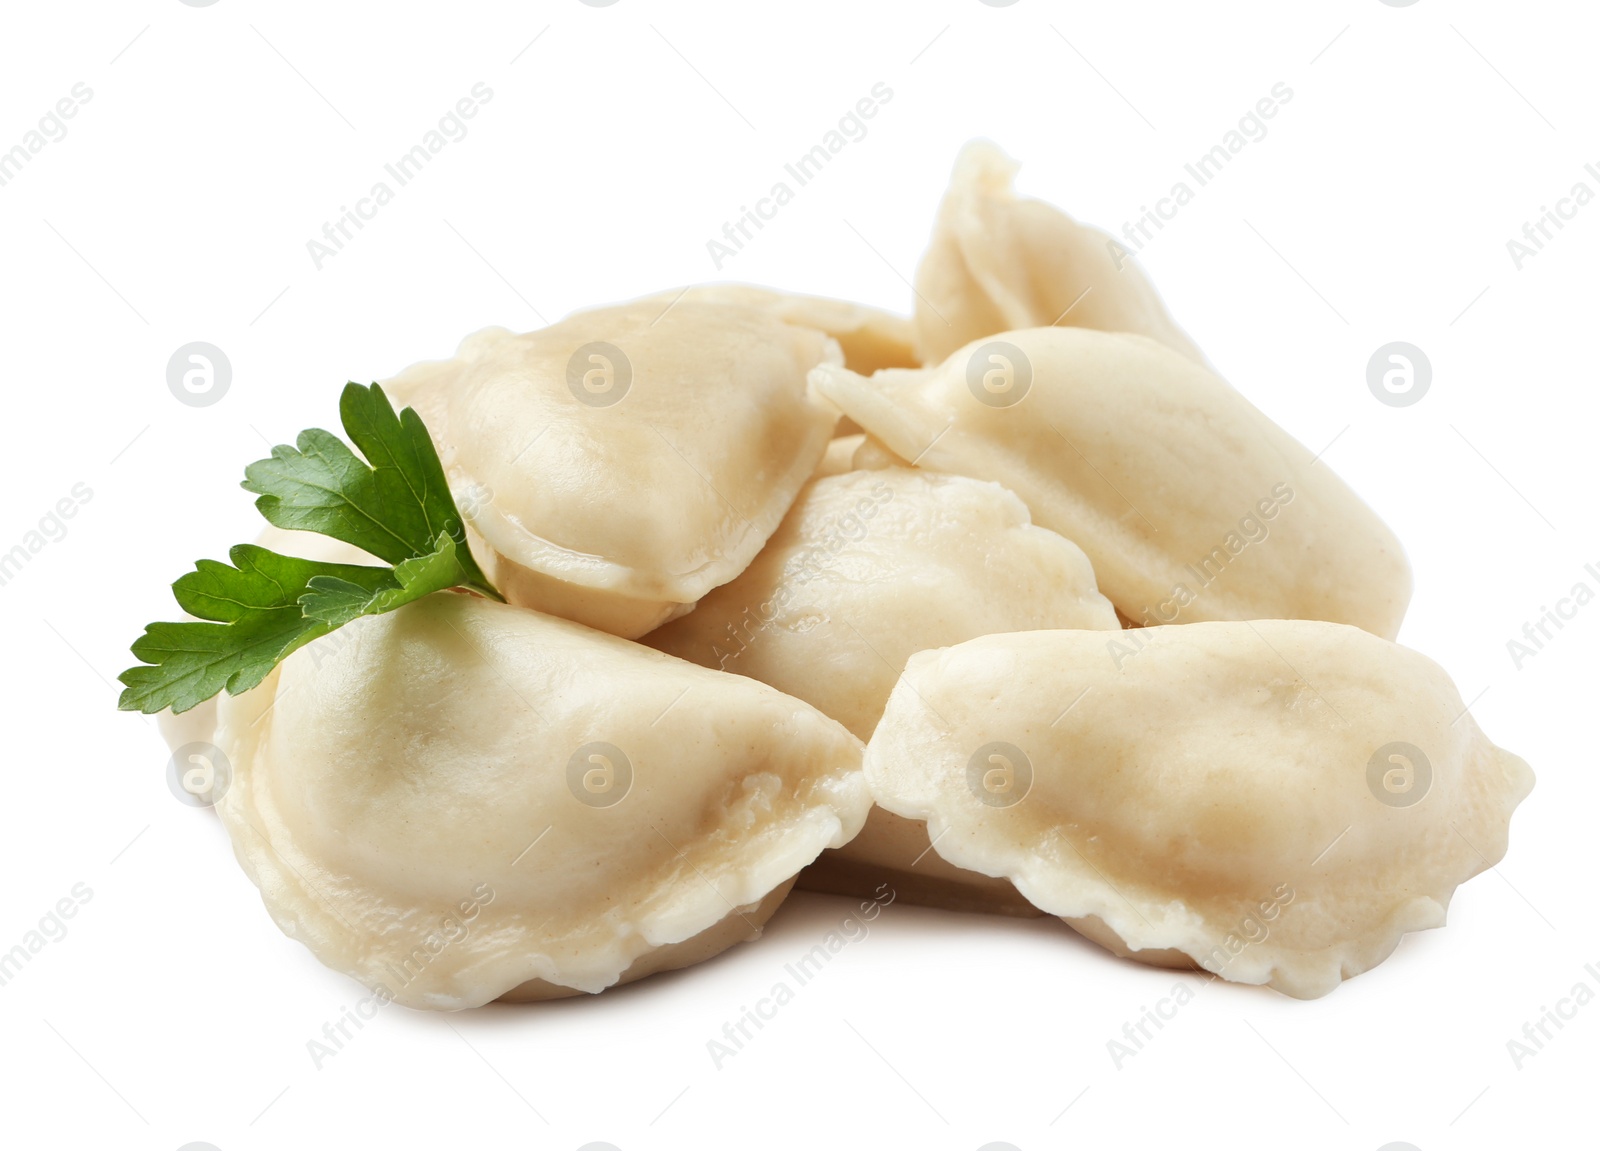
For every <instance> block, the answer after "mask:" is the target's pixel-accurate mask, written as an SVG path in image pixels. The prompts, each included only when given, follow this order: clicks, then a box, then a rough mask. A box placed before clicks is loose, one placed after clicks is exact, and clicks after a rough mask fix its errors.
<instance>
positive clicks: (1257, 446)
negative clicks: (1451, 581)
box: [812, 328, 1411, 638]
mask: <svg viewBox="0 0 1600 1151" xmlns="http://www.w3.org/2000/svg"><path fill="white" fill-rule="evenodd" d="M812 380H813V382H814V383H815V384H816V385H817V387H818V388H819V389H820V390H821V391H822V392H823V393H824V394H825V395H827V396H828V397H829V398H830V399H832V400H833V401H834V403H836V404H838V405H839V407H840V408H842V409H843V410H844V412H845V413H846V414H847V415H849V416H850V417H852V418H853V419H854V420H855V421H856V422H857V423H859V424H860V425H861V426H862V427H863V428H865V429H866V431H867V432H869V433H870V434H871V435H872V436H873V437H874V438H875V439H876V440H877V441H879V442H881V443H882V444H883V445H885V446H886V447H887V448H888V449H889V450H891V451H893V452H894V453H896V454H897V455H899V456H900V457H901V458H903V459H905V460H909V461H912V462H914V463H916V464H917V465H918V466H919V467H923V468H927V469H930V470H933V471H940V472H951V473H955V474H958V475H966V476H972V477H974V478H977V479H984V480H994V481H996V482H998V483H1000V484H1003V485H1005V486H1006V487H1008V488H1010V489H1011V490H1012V491H1014V492H1016V493H1017V495H1019V496H1021V497H1022V500H1023V502H1024V503H1026V504H1027V505H1028V507H1029V509H1030V510H1031V511H1032V512H1033V519H1034V522H1035V523H1038V524H1040V525H1042V526H1044V527H1047V528H1050V529H1051V530H1053V531H1057V532H1060V533H1061V534H1062V535H1064V536H1066V537H1067V538H1068V539H1070V540H1072V541H1073V542H1074V543H1076V544H1077V545H1078V546H1079V547H1081V548H1082V549H1083V550H1084V552H1085V553H1086V554H1087V555H1088V556H1089V559H1090V561H1091V562H1092V563H1093V564H1094V570H1095V575H1096V577H1097V578H1098V580H1099V583H1100V590H1101V591H1103V592H1104V593H1105V595H1106V597H1107V598H1108V599H1110V600H1111V602H1112V603H1113V604H1115V605H1116V606H1117V609H1118V610H1119V611H1121V612H1122V614H1123V615H1124V616H1126V617H1127V618H1128V619H1130V620H1132V621H1134V622H1135V623H1138V624H1143V625H1151V624H1163V623H1179V622H1181V623H1194V622H1199V621H1202V620H1229V619H1323V620H1330V621H1332V622H1334V623H1349V624H1354V625H1356V626H1357V627H1362V628H1365V629H1367V630H1368V631H1370V632H1372V633H1373V634H1375V635H1381V636H1384V637H1385V638H1393V637H1394V635H1395V634H1396V633H1397V631H1398V630H1399V627H1400V621H1401V618H1402V617H1403V616H1404V614H1405V609H1406V605H1407V603H1408V602H1409V600H1410V598H1411V574H1410V569H1409V567H1408V566H1407V564H1406V559H1405V555H1404V552H1403V551H1402V549H1401V546H1400V542H1399V541H1398V540H1397V539H1396V538H1395V537H1394V534H1393V533H1392V532H1390V531H1389V529H1388V528H1387V527H1385V526H1384V524H1383V523H1382V521H1380V520H1379V519H1378V517H1377V516H1376V515H1374V514H1373V513H1372V511H1371V509H1369V508H1368V507H1367V506H1366V504H1364V503H1362V502H1361V500H1360V498H1359V497H1357V496H1356V494H1355V493H1354V492H1352V491H1351V490H1350V489H1349V488H1348V487H1346V486H1345V484H1344V483H1343V482H1342V481H1341V480H1340V479H1339V478H1338V476H1336V475H1334V473H1333V471H1332V470H1331V469H1330V468H1329V467H1328V466H1327V465H1326V464H1323V463H1318V462H1317V461H1316V459H1315V458H1314V457H1313V456H1312V455H1311V453H1310V452H1309V451H1307V450H1306V449H1305V448H1304V447H1302V446H1301V445H1300V444H1299V443H1297V442H1296V441H1295V440H1294V439H1293V438H1292V437H1291V436H1289V434H1288V433H1286V432H1285V431H1283V429H1281V428H1279V427H1278V426H1277V425H1276V424H1274V423H1272V421H1271V420H1269V419H1267V418H1266V417H1265V416H1264V415H1262V414H1261V413H1260V412H1259V411H1257V410H1256V409H1255V408H1254V407H1252V406H1251V404H1250V402H1249V401H1248V400H1246V399H1245V398H1244V397H1243V396H1241V395H1240V394H1239V393H1238V392H1237V391H1235V390H1234V389H1233V388H1231V387H1229V386H1228V385H1227V384H1226V383H1224V382H1223V381H1222V380H1220V379H1218V378H1217V377H1216V376H1215V375H1213V374H1212V373H1211V372H1210V371H1208V370H1207V369H1206V368H1203V367H1201V366H1199V365H1198V364H1195V363H1193V362H1191V361H1189V360H1187V359H1185V358H1184V357H1182V356H1180V355H1179V354H1178V353H1176V352H1174V351H1172V350H1170V349H1169V348H1165V347H1163V346H1162V345H1160V344H1158V343H1156V342H1155V341H1154V340H1150V339H1146V338H1145V337H1143V336H1133V335H1125V334H1113V333H1107V332H1096V331H1090V330H1088V329H1085V328H1035V329H1032V330H1029V331H1023V332H1007V333H1005V335H1004V337H1003V338H1002V339H1000V340H991V341H986V342H984V343H980V344H974V345H972V346H970V347H967V348H963V349H962V350H960V351H958V352H956V353H955V354H954V355H952V356H951V357H950V358H949V359H948V360H946V361H945V362H944V363H943V364H941V365H939V366H938V367H937V368H930V369H927V370H923V371H884V372H879V373H877V374H876V375H874V376H873V377H872V378H871V379H867V378H865V377H862V376H859V375H856V374H855V373H853V372H849V371H846V370H844V369H841V368H836V367H826V368H819V369H817V370H816V371H815V372H813V373H812ZM870 443H871V441H869V444H870ZM863 450H865V449H863ZM861 454H862V453H861V451H858V453H857V463H858V466H859V464H860V462H861Z"/></svg>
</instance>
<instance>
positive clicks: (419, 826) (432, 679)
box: [217, 593, 869, 1009]
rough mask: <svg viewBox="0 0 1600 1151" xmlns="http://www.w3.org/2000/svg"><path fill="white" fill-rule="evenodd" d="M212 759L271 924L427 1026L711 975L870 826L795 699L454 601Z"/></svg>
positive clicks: (227, 815) (852, 772)
mask: <svg viewBox="0 0 1600 1151" xmlns="http://www.w3.org/2000/svg"><path fill="white" fill-rule="evenodd" d="M217 738H218V743H219V745H220V746H221V748H222V750H223V752H224V753H225V754H226V755H227V756H228V758H229V760H230V761H231V763H232V767H233V782H232V786H231V787H230V788H229V789H228V790H227V791H226V792H225V793H224V795H223V796H222V798H221V800H220V801H219V803H218V810H219V812H220V813H221V816H222V819H223V822H224V824H225V825H226V827H227V829H228V832H229V835H230V836H231V838H232V840H233V845H234V852H235V854H236V855H237V857H238V859H239V861H240V863H241V864H242V865H243V867H244V869H245V871H246V872H247V873H248V874H249V876H250V877H251V879H252V880H254V881H255V883H256V884H257V886H258V887H259V888H260V889H261V893H262V898H263V900H264V901H265V903H266V905H267V908H268V910H269V911H270V912H271V914H272V916H273V918H274V919H275V920H276V921H277V922H278V924H279V926H280V927H282V929H283V930H284V931H285V932H287V933H288V934H289V935H291V936H293V937H294V938H296V939H298V940H300V941H301V942H303V943H305V944H306V946H307V947H309V948H310V949H311V951H312V952H313V953H314V954H315V955H316V956H317V958H318V959H320V960H321V961H322V962H323V963H326V964H327V965H328V966H330V967H333V968H335V969H336V970H339V971H342V972H345V973H347V974H350V975H352V976H354V977H355V978H357V979H359V980H361V981H362V982H364V983H366V984H367V985H368V986H369V987H372V988H373V989H374V990H375V991H376V992H377V993H378V994H379V995H380V996H381V997H383V998H384V999H393V1000H394V1001H397V1002H400V1003H404V1004H407V1005H409V1006H413V1007H427V1008H438V1009H455V1008H464V1007H472V1006H476V1005H478V1004H482V1003H486V1002H488V1001H489V1000H492V999H495V998H499V997H502V996H509V997H511V998H521V999H527V998H549V997H552V996H558V995H571V994H576V993H579V992H597V991H600V990H602V989H604V988H606V987H610V986H612V985H613V984H616V983H618V982H626V981H628V980H630V979H635V978H638V977H639V976H641V975H644V974H649V973H650V972H652V971H655V970H662V969H666V968H671V967H680V966H683V965H684V964H686V963H690V962H694V961H696V960H697V959H702V958H705V957H707V956H708V955H711V954H715V953H716V952H717V951H720V950H722V949H723V948H725V947H727V946H729V945H731V944H733V943H735V942H738V941H739V940H741V939H746V938H750V937H752V936H753V935H754V934H755V933H756V932H758V931H759V929H760V927H761V925H762V923H763V921H764V920H765V919H766V917H767V916H768V915H770V914H771V912H772V910H773V908H774V907H776V905H777V903H778V901H779V900H781V899H782V897H783V893H784V892H785V891H787V889H788V886H789V884H790V883H791V881H792V879H793V877H794V875H795V874H796V873H797V872H798V871H799V870H800V869H801V868H802V867H804V866H805V865H806V864H807V863H809V862H811V860H812V859H814V858H815V857H816V855H817V853H818V852H820V851H821V850H822V849H823V848H825V847H828V846H830V845H837V844H840V843H843V842H844V841H846V840H847V839H849V838H850V837H851V836H853V835H854V834H855V833H856V832H857V830H859V828H860V826H861V823H862V820H863V819H864V818H865V817H866V812H867V807H868V805H869V799H868V796H867V791H866V784H865V781H864V779H863V778H862V776H861V772H860V756H861V745H860V743H859V741H857V740H856V739H855V738H854V737H853V736H852V735H850V733H849V732H847V731H845V730H844V728H842V727H840V726H839V725H838V724H836V723H834V722H833V721H832V720H830V719H827V718H826V717H825V716H822V715H821V714H819V713H818V712H816V711H815V710H814V709H812V708H811V707H809V706H808V705H806V704H804V703H802V702H800V701H799V700H796V699H792V698H790V697H788V696H785V695H782V694H780V693H779V692H777V691H775V690H773V689H772V688H769V687H767V686H765V685H763V684H759V683H756V682H755V681H753V680H749V679H744V678H741V677H738V676H730V675H722V674H720V673H714V672H710V671H707V670H705V669H704V668H700V667H696V666H694V665H692V664H689V663H685V662H683V661H681V660H677V659H673V658H671V657H668V656H665V655H662V654H660V653H659V652H655V651H651V650H650V649H648V648H644V647H641V646H639V645H638V644H634V643H631V642H629V641H626V640H622V639H618V638H616V637H614V636H610V635H605V634H602V633H600V632H596V631H593V630H591V629H589V628H586V627H582V626H580V625H578V624H574V623H569V622H567V621H565V620H559V619H555V618H553V617H550V616H545V615H542V614H540V613H537V612H532V611H527V610H524V609H520V608H516V607H512V606H509V605H504V604H497V603H491V602H489V601H486V600H481V599H477V598H474V597H469V596H466V595H461V594H450V593H442V594H436V595H433V596H429V597H427V598H425V599H422V600H419V601H417V602H415V603H413V604H410V605H408V606H406V607H404V608H401V609H400V610H398V611H395V612H393V613H390V614H388V615H382V616H373V617H368V618H364V619H361V620H358V621H356V622H355V623H352V624H349V625H347V626H346V627H344V628H342V629H341V630H340V631H338V632H335V633H333V634H331V635H329V636H325V637H323V638H322V639H319V640H316V641H315V642H313V643H312V644H309V645H308V646H307V647H305V648H302V649H301V650H300V651H297V652H295V653H294V654H293V655H292V656H290V657H289V658H288V659H287V660H286V661H284V663H282V664H281V665H279V667H278V668H277V669H276V670H275V671H274V672H273V673H272V675H271V676H269V677H268V679H267V680H265V681H264V682H263V684H262V685H261V688H260V689H258V690H255V691H251V692H248V693H246V694H244V695H242V696H239V697H236V698H235V697H224V698H223V699H222V700H221V701H220V707H219V724H218V736H217Z"/></svg>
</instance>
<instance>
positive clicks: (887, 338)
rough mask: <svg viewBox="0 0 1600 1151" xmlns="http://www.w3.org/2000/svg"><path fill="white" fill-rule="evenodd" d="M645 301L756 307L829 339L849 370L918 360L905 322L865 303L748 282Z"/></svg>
mask: <svg viewBox="0 0 1600 1151" xmlns="http://www.w3.org/2000/svg"><path fill="white" fill-rule="evenodd" d="M649 299H651V300H654V301H656V302H658V303H659V304H660V305H661V306H663V307H666V306H669V305H672V306H675V305H674V304H673V301H677V302H679V303H681V302H682V301H684V300H698V301H701V302H707V303H730V304H738V305H741V306H744V307H753V308H762V309H764V310H766V311H769V312H771V313H772V314H773V315H775V316H777V317H778V318H779V319H781V320H783V321H784V322H786V323H790V324H797V325H799V326H800V327H802V328H815V329H817V330H818V331H819V332H826V333H827V334H828V335H830V336H832V337H833V338H834V339H835V340H837V341H838V342H839V349H840V351H842V352H843V353H844V366H845V367H847V368H849V369H850V370H851V371H853V372H863V373H868V374H870V373H872V372H876V371H878V370H879V369H880V368H914V367H917V366H918V365H919V364H920V363H921V362H922V361H921V360H920V359H918V357H917V351H916V337H915V335H914V333H913V331H912V327H911V321H910V320H908V319H907V318H906V317H904V316H897V315H895V314H894V313H893V312H886V311H884V310H882V309H881V308H874V307H872V306H871V305H870V304H857V303H854V302H852V301H850V300H834V299H829V298H828V297H826V296H805V295H800V294H798V293H795V292H780V291H778V290H776V289H774V288H758V287H756V286H755V285H753V284H696V285H694V286H693V287H689V288H679V289H676V290H674V291H669V292H661V293H659V294H658V295H655V296H651V297H649Z"/></svg>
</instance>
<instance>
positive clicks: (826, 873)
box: [644, 467, 1119, 910]
mask: <svg viewBox="0 0 1600 1151" xmlns="http://www.w3.org/2000/svg"><path fill="white" fill-rule="evenodd" d="M1118 627H1119V625H1118V623H1117V618H1116V613H1115V612H1114V611H1113V610H1112V607H1111V604H1110V603H1109V602H1108V601H1107V600H1106V598H1105V597H1104V596H1102V595H1101V594H1100V593H1099V591H1098V590H1096V588H1095V579H1094V571H1093V570H1092V569H1091V568H1090V566H1089V561H1088V559H1087V558H1086V557H1085V556H1084V554H1083V552H1082V551H1080V550H1079V549H1078V548H1077V547H1076V546H1075V545H1074V544H1073V543H1072V542H1071V541H1069V540H1066V539H1063V538H1062V537H1061V536H1059V535H1057V534H1056V533H1055V532H1052V531H1047V530H1045V529H1044V528H1040V527H1036V526H1034V525H1033V524H1032V523H1030V522H1029V519H1028V509H1027V508H1026V507H1024V506H1023V504H1022V501H1021V500H1019V499H1017V497H1016V496H1014V495H1012V494H1011V493H1010V492H1008V491H1006V490H1005V489H1004V488H1002V487H1000V486H999V485H998V484H991V483H982V482H979V481H977V480H970V479H967V478H965V477H963V476H946V475H939V474H937V473H930V472H919V471H914V470H912V469H909V468H904V467H890V468H884V469H881V470H877V471H852V472H847V473H845V474H843V475H834V476H829V477H826V478H823V479H817V480H813V481H812V482H811V483H810V484H808V485H806V487H805V488H804V489H802V491H801V493H800V497H799V498H798V499H797V500H796V501H795V505H794V507H793V508H792V509H791V510H790V512H789V514H788V516H787V517H785V519H784V521H783V524H782V525H781V526H780V527H779V528H778V530H777V531H776V532H775V533H774V534H773V537H772V539H771V540H770V541H768V543H767V546H766V548H765V549H764V550H763V551H762V552H761V554H760V555H759V556H757V557H756V560H755V562H754V563H752V564H751V565H750V567H748V568H747V569H745V571H744V573H743V574H742V575H740V576H739V577H738V578H737V579H735V580H733V581H732V582H731V583H727V584H724V585H723V586H722V587H720V588H717V589H716V590H715V591H713V592H712V593H711V594H710V595H708V596H707V597H706V598H705V599H703V600H701V601H700V605H699V606H698V607H696V608H695V610H694V611H692V612H691V613H689V614H688V615H686V616H684V617H683V618H682V619H678V620H674V621H673V622H672V623H669V624H667V625H666V626H665V627H663V628H661V629H659V630H658V631H655V632H652V633H651V634H650V635H649V636H647V637H646V639H645V641H644V642H646V643H648V644H650V645H651V646H652V647H657V648H660V649H661V650H662V651H665V652H669V653H671V654H673V655H676V656H681V657H682V658H684V659H687V660H691V661H693V662H695V663H699V664H703V665H705V666H706V667H714V668H720V669H721V670H724V671H730V672H736V673H738V674H740V675H747V676H751V677H753V678H755V679H759V680H761V681H762V682H763V683H767V684H771V685H772V686H773V687H776V688H777V689H778V690H780V691H783V692H787V693H788V694H790V695H793V696H796V697H798V698H800V699H803V700H805V701H806V702H807V703H809V704H812V705H813V706H815V707H816V708H818V709H819V710H820V711H822V712H823V713H824V714H826V715H829V716H831V717H833V718H834V719H836V720H838V721H839V722H840V723H842V724H844V725H845V726H846V727H848V728H849V729H850V730H851V731H852V732H854V733H855V734H856V735H857V736H859V737H860V738H862V739H866V738H868V737H869V736H870V735H871V734H872V729H873V727H875V726H876V725H877V722H878V717H879V716H880V715H881V714H882V713H883V705H884V703H885V701H886V700H887V699H888V698H889V692H890V690H891V689H892V688H893V687H894V684H895V681H896V680H897V679H898V678H899V675H900V671H901V669H902V668H903V667H904V666H905V662H906V660H907V659H908V658H910V657H911V656H912V655H913V654H914V653H916V652H919V651H923V650H925V649H927V648H933V647H943V646H945V645H947V644H952V643H959V642H961V641H962V640H967V639H972V638H974V637H976V636H981V635H988V634H990V633H992V632H1002V631H1018V630H1028V629H1033V628H1098V629H1105V630H1112V631H1115V630H1117V629H1118ZM919 840H920V842H919ZM927 847H928V840H927V835H926V833H925V832H923V831H922V830H921V828H920V827H916V826H915V825H905V824H904V821H902V820H899V819H897V818H896V817H894V816H892V815H889V814H888V813H886V812H883V811H881V810H875V811H874V812H873V814H872V816H871V818H869V820H868V822H867V827H866V830H865V831H863V832H862V834H861V835H860V836H859V837H858V838H857V839H855V840H854V841H852V842H851V843H850V844H849V845H847V846H846V847H844V848H843V849H841V850H840V851H838V852H834V853H831V854H830V855H828V856H826V857H825V858H824V860H823V861H821V862H820V863H819V864H818V867H819V868H820V869H821V871H819V872H808V874H807V875H806V876H805V877H803V878H802V880H801V885H802V886H824V887H826V888H828V889H830V890H844V891H846V892H848V893H849V894H857V895H869V894H870V893H871V892H872V891H873V890H875V889H876V887H877V883H878V882H879V880H881V879H885V878H886V879H888V880H889V881H890V882H891V883H892V884H893V885H894V887H895V889H896V890H898V891H900V892H901V895H902V897H903V898H905V899H906V900H907V901H908V902H918V903H929V902H933V903H939V904H941V905H944V906H962V907H987V908H989V909H993V910H1005V909H1006V908H1008V907H1010V908H1015V907H1016V905H1017V904H1018V903H1019V902H1020V901H1019V900H1018V899H1017V897H1016V894H1015V892H1014V891H1012V890H1011V889H1010V888H1009V887H1008V886H1007V885H1005V884H997V883H995V882H994V881H992V880H988V879H986V878H984V877H982V876H976V875H973V874H971V873H962V872H960V871H958V870H957V869H954V868H951V867H949V866H948V865H945V864H943V863H942V861H941V860H939V859H938V858H937V857H935V856H932V855H931V854H930V853H929V852H928V851H927Z"/></svg>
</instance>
